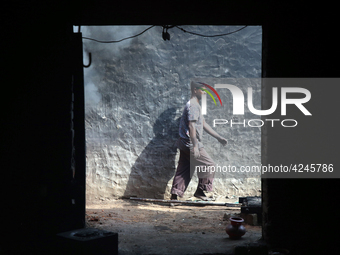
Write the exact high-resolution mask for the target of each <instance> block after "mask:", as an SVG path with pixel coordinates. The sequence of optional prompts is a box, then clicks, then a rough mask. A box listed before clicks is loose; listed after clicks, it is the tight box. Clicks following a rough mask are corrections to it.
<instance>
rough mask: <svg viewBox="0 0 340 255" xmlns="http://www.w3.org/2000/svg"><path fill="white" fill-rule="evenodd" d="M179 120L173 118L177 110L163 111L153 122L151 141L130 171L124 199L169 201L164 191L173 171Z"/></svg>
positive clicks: (174, 168)
mask: <svg viewBox="0 0 340 255" xmlns="http://www.w3.org/2000/svg"><path fill="white" fill-rule="evenodd" d="M179 120H180V118H177V119H176V108H170V109H168V110H166V111H164V112H163V113H162V114H161V115H160V116H159V118H158V119H157V120H156V122H155V124H154V126H153V132H154V135H155V136H154V138H153V139H152V140H151V142H150V143H149V144H148V145H147V146H146V147H145V149H144V150H143V151H142V153H141V154H140V155H139V157H138V159H137V160H136V162H135V163H134V165H133V166H132V168H131V173H130V176H129V180H128V182H127V186H126V189H125V192H124V197H125V198H129V197H132V196H134V197H143V198H161V199H162V198H164V199H168V196H167V194H165V191H166V188H167V184H168V182H169V180H170V179H171V178H172V177H173V176H174V174H175V170H176V165H175V157H176V153H177V146H176V141H177V139H178V128H179ZM164 194H165V196H164ZM169 196H170V195H169Z"/></svg>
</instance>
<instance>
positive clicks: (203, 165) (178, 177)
mask: <svg viewBox="0 0 340 255" xmlns="http://www.w3.org/2000/svg"><path fill="white" fill-rule="evenodd" d="M199 152H200V157H199V158H197V159H195V158H194V156H193V153H192V152H190V151H189V150H187V151H184V150H180V156H179V161H178V166H177V171H176V174H175V177H174V180H173V183H172V188H171V194H176V195H178V196H180V197H183V194H184V192H185V190H186V189H187V187H188V185H189V183H190V180H191V178H192V176H193V174H194V172H195V171H197V176H198V178H199V179H198V186H197V188H199V189H202V190H204V191H208V192H209V191H212V187H213V180H214V174H215V172H214V171H213V172H210V171H209V166H215V163H214V161H213V160H212V159H211V157H210V156H209V155H208V153H207V152H206V151H205V149H204V148H200V149H199ZM199 169H200V170H199Z"/></svg>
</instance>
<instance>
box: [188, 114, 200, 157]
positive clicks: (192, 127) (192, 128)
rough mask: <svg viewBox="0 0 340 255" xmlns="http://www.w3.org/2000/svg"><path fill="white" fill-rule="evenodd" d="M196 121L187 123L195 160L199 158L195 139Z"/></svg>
mask: <svg viewBox="0 0 340 255" xmlns="http://www.w3.org/2000/svg"><path fill="white" fill-rule="evenodd" d="M195 123H196V120H193V121H189V135H190V139H191V142H192V146H193V153H194V157H195V158H199V156H200V152H199V150H198V140H197V137H196V127H195Z"/></svg>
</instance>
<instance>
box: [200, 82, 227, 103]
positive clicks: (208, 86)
mask: <svg viewBox="0 0 340 255" xmlns="http://www.w3.org/2000/svg"><path fill="white" fill-rule="evenodd" d="M197 83H199V84H202V85H203V86H204V87H207V88H209V89H211V90H212V91H213V92H214V93H215V94H216V96H217V98H218V100H220V103H221V105H222V101H221V98H220V96H219V95H218V93H217V92H216V90H215V89H214V88H213V87H211V86H210V85H208V84H205V83H203V82H197ZM199 89H201V90H203V91H205V92H207V94H208V95H209V96H211V98H212V99H213V100H214V103H215V105H217V104H216V100H215V98H214V96H213V95H212V94H211V93H210V91H208V90H207V89H203V88H199Z"/></svg>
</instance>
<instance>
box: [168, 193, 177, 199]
mask: <svg viewBox="0 0 340 255" xmlns="http://www.w3.org/2000/svg"><path fill="white" fill-rule="evenodd" d="M170 200H178V199H177V195H176V194H171V197H170Z"/></svg>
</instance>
